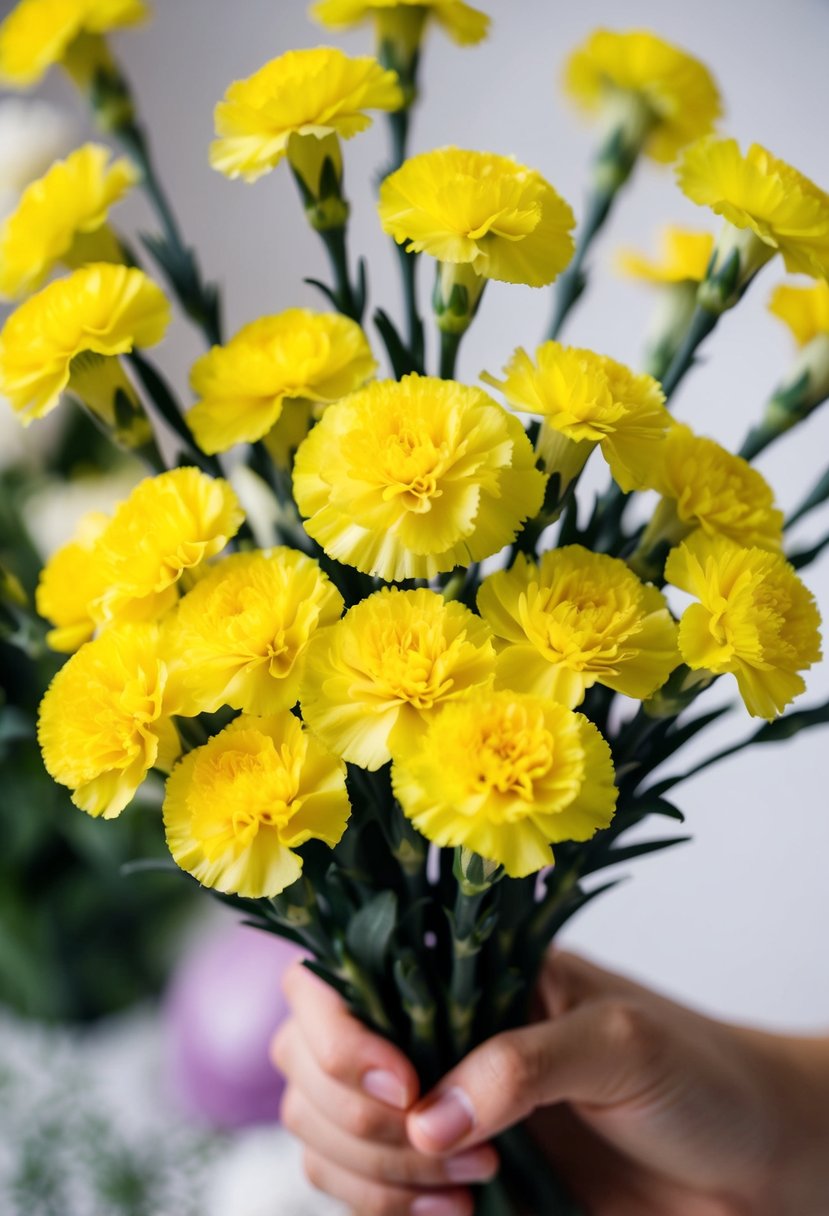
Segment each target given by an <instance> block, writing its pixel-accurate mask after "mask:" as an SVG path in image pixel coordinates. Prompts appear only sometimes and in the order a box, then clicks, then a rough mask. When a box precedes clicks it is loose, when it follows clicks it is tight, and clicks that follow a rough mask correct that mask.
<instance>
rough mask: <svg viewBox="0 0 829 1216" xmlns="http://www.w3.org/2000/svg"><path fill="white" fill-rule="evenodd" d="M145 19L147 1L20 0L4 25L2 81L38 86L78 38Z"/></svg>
mask: <svg viewBox="0 0 829 1216" xmlns="http://www.w3.org/2000/svg"><path fill="white" fill-rule="evenodd" d="M147 15H148V9H147V5H146V4H145V3H144V0H20V2H19V3H18V4H17V5H16V6H15V8H13V9H12V11H11V13H9V15H8V17H6V19H5V21H4V22H3V24H2V25H0V80H2V82H3V83H4V84H6V85H9V86H12V87H21V86H23V87H25V86H27V85H30V84H36V83H37V82H38V81H39V80H40V79H41V77H42V76H43V75H44V73H45V72H46V71H47V70H48V69H49V68H50V67H52V65H53V64H56V63H60V62H61V61H62V60H64V59H65V57H66V56H67V54H71V52H72V50H73V43H75V42H76V40H77V39H80V38H82V37H83V36H84V35H90V34H91V35H100V34H106V33H109V31H110V30H116V29H121V28H123V27H124V26H130V25H138V24H139V23H140V22H141V21H143V20H144V19H145V18H146V17H147Z"/></svg>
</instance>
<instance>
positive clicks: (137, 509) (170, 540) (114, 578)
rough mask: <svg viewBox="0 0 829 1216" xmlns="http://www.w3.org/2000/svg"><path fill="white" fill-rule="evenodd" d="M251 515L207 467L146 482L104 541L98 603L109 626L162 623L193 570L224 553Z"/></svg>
mask: <svg viewBox="0 0 829 1216" xmlns="http://www.w3.org/2000/svg"><path fill="white" fill-rule="evenodd" d="M243 518H244V516H243V513H242V508H241V507H240V505H239V501H238V499H237V497H236V495H235V494H234V492H233V490H232V489H231V487H230V485H229V484H228V482H226V481H224V480H222V478H219V477H210V476H208V474H207V473H203V472H202V471H201V470H200V469H194V468H182V469H173V470H172V471H171V472H169V473H161V474H159V475H158V476H157V477H148V478H146V479H145V480H144V481H141V482H139V484H138V485H137V486H136V487H135V489H134V490H133V491H132V493H131V494H130V496H129V498H127V499H126V501H125V502H122V503H121V504H120V506H119V507H118V508H117V510H116V511H115V514H114V515H113V517H112V519H111V521H110V522H109V524H108V525H107V527H106V529H105V530H104V532H103V533H102V534H101V536H100V537H99V539H98V541H97V543H96V552H97V553H99V554H100V557H101V560H102V561H103V562H104V563H105V565H106V569H107V586H106V590H105V591H104V593H103V595H102V596H101V597H100V598H99V600H98V601H97V603H96V605H95V611H96V613H97V615H98V619H100V620H101V621H103V622H110V621H112V620H122V619H136V618H138V619H146V618H148V617H158V616H161V615H163V613H164V612H166V611H167V610H168V609H169V608H171V607H172V606H173V605H174V604H175V602H176V600H177V599H178V590H177V587H176V584H177V583H178V581H179V579H180V578H181V576H182V574H184V573H185V572H186V571H187V572H189V571H195V570H196V569H197V568H198V567H199V566H200V565H201V564H202V562H205V561H207V559H208V558H211V557H215V556H216V554H218V553H221V551H222V549H224V547H225V545H226V544H227V542H228V541H229V540H230V539H231V537H233V536H235V535H236V533H237V532H238V530H239V528H240V526H241V524H242V520H243Z"/></svg>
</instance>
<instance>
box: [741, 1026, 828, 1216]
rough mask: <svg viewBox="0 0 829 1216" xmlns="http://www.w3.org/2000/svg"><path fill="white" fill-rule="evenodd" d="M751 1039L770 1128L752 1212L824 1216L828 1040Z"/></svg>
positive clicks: (770, 1215)
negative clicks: (762, 1175) (766, 1157)
mask: <svg viewBox="0 0 829 1216" xmlns="http://www.w3.org/2000/svg"><path fill="white" fill-rule="evenodd" d="M752 1038H753V1039H754V1040H755V1044H756V1047H757V1049H758V1066H759V1070H760V1071H761V1072H762V1073H763V1074H764V1079H765V1084H764V1090H765V1094H766V1102H767V1104H768V1109H769V1112H770V1114H771V1119H772V1124H773V1128H774V1134H773V1141H772V1146H771V1153H770V1155H769V1161H768V1167H767V1169H766V1171H764V1172H765V1178H764V1179H763V1182H762V1187H763V1189H762V1191H760V1190H759V1189H758V1196H757V1207H756V1212H757V1216H824V1214H825V1212H826V1210H827V1208H826V1203H827V1200H826V1197H827V1195H829V1039H825V1038H824V1039H816V1038H804V1037H795V1036H786V1035H770V1034H752ZM753 1210H755V1209H753Z"/></svg>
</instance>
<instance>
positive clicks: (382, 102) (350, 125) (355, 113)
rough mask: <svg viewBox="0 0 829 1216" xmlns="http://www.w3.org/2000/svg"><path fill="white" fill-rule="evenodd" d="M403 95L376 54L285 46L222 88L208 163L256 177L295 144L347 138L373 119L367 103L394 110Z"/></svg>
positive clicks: (251, 178)
mask: <svg viewBox="0 0 829 1216" xmlns="http://www.w3.org/2000/svg"><path fill="white" fill-rule="evenodd" d="M402 101H403V94H402V92H401V90H400V86H399V84H398V83H397V75H396V74H395V73H394V72H391V71H385V70H384V69H383V68H382V67H381V66H380V64H379V63H378V62H377V60H376V59H372V58H371V57H369V56H364V57H362V58H357V59H351V58H349V57H348V56H347V55H345V54H343V52H342V51H339V50H336V49H334V48H332V47H314V48H313V49H312V50H303V51H288V52H287V53H286V54H284V55H280V57H279V58H278V59H272V60H271V61H270V62H269V63H266V64H265V66H264V67H262V68H260V69H259V71H258V72H254V74H253V75H252V76H249V77H248V78H247V79H246V80H237V81H236V82H235V83H234V84H232V85H231V86H230V88H229V89H228V90H227V93H226V94H225V97H224V100H223V101H220V102H219V104H218V105H217V107H216V114H215V119H216V133H217V135H218V136H219V139H217V140H216V141H215V142H214V143H213V144H212V145H211V148H210V163H211V165H212V166H213V168H214V169H218V170H219V172H220V173H224V174H225V176H226V177H240V176H241V177H243V178H244V179H245V181H248V182H253V181H256V179H257V178H259V177H261V176H262V175H263V174H264V173H268V172H270V170H271V169H273V168H275V166H276V165H278V164H279V162H280V161H281V160H282V158H283V157H284V156H286V155H288V156H289V157H290V156H292V155H293V151H294V149H293V147H292V145H296V144H297V143H298V142H299V143H301V142H302V141H303V140H313V141H314V142H315V143H317V142H319V141H320V140H323V139H325V138H326V137H328V136H336V137H339V138H342V139H350V138H351V137H352V136H353V135H356V134H357V133H358V132H360V131H364V130H365V129H366V127H368V126H370V125H371V119H370V118H369V117H368V115H367V114H366V110H396V109H397V108H398V107H399V106H400V105H401V104H402ZM296 151H297V155H298V157H300V158H302V156H303V152H302V150H301V148H297V149H296Z"/></svg>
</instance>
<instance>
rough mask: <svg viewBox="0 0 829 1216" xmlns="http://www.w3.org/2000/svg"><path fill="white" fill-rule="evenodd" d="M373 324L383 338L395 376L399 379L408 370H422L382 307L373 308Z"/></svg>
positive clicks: (407, 372) (406, 373)
mask: <svg viewBox="0 0 829 1216" xmlns="http://www.w3.org/2000/svg"><path fill="white" fill-rule="evenodd" d="M374 324H375V327H376V329H377V332H378V333H379V334H380V337H381V338H382V339H383V344H384V346H385V348H386V351H387V352H388V356H389V361H390V363H391V365H392V370H393V371H394V374H395V376H397V377H398V379H399V378H400V377H401V376H406V375H408V374H409V372H422V370H423V369H422V368H421V367H420V366H419V365H418V363H417V361H416V360H415V359H414V357H413V356H412V353H411V351H410V350H409V348H408V347H407V346H406V344H405V342H404V341H403V339H402V338H401V336H400V334H399V333H398V331H397V327H396V326H395V324H394V322H393V321H392V319H391V317H390V316H389V315H388V313H387V312H385V311H384V310H383V309H382V308H378V309H376V310H375V313H374Z"/></svg>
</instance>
